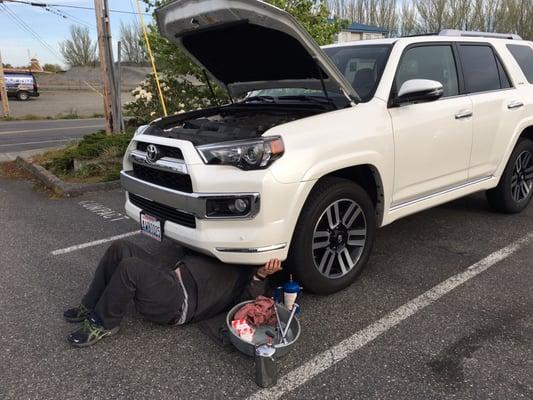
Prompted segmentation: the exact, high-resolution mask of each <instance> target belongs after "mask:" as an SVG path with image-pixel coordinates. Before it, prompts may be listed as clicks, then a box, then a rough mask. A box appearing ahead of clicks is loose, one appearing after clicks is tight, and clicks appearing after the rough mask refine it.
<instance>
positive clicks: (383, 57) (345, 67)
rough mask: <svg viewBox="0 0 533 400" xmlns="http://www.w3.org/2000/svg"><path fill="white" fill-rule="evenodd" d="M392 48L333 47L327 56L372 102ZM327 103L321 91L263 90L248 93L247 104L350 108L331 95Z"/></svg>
mask: <svg viewBox="0 0 533 400" xmlns="http://www.w3.org/2000/svg"><path fill="white" fill-rule="evenodd" d="M391 47H392V45H388V44H386V45H354V46H340V47H330V48H327V49H324V52H325V53H326V54H327V55H328V56H329V57H330V58H331V59H332V60H333V62H334V63H335V65H336V67H337V68H338V69H339V71H340V72H342V74H343V75H344V76H345V77H346V79H347V80H348V82H350V83H351V84H352V86H353V88H354V89H355V90H356V92H357V93H358V94H359V97H361V101H362V102H363V103H364V102H367V101H369V100H371V99H372V97H373V96H374V93H375V92H376V89H377V87H378V85H379V81H380V80H381V75H382V74H383V70H384V69H385V64H386V63H387V59H388V58H389V53H390V49H391ZM328 97H329V100H328V99H325V96H324V92H323V91H322V90H313V89H305V88H280V89H262V90H255V91H253V92H250V93H248V95H247V97H246V98H245V100H247V101H250V102H253V101H258V102H277V101H279V100H281V101H313V100H314V101H320V100H322V101H324V100H328V101H329V102H331V103H332V104H333V105H335V107H336V108H344V107H347V106H348V105H349V102H348V100H347V99H346V97H345V96H343V95H342V94H340V93H335V92H329V91H328Z"/></svg>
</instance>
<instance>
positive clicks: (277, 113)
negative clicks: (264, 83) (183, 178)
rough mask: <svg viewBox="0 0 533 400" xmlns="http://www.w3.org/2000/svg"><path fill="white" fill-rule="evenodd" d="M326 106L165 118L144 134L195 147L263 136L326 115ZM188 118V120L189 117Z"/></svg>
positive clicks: (228, 110) (215, 111)
mask: <svg viewBox="0 0 533 400" xmlns="http://www.w3.org/2000/svg"><path fill="white" fill-rule="evenodd" d="M324 111H325V110H324V108H323V107H306V108H302V107H299V108H294V109H292V108H286V107H283V108H281V107H264V108H259V107H248V106H246V107H232V106H228V107H226V108H220V109H210V110H204V112H203V113H202V111H195V112H192V113H189V114H190V116H189V115H188V114H182V115H181V116H173V117H168V118H163V119H162V120H160V121H159V122H158V123H156V124H153V125H151V126H150V128H149V129H148V130H147V131H146V132H145V133H146V134H149V135H156V136H163V137H168V138H173V139H180V140H187V141H190V142H192V143H193V144H194V145H195V146H200V145H204V144H211V143H219V142H226V141H234V140H243V139H253V138H257V137H260V136H261V135H263V134H264V133H265V132H266V131H268V130H269V129H271V128H273V127H275V126H277V125H281V124H285V123H288V122H292V121H296V120H298V119H302V118H305V117H309V116H311V115H315V114H319V113H321V112H324ZM188 116H189V118H187V117H188Z"/></svg>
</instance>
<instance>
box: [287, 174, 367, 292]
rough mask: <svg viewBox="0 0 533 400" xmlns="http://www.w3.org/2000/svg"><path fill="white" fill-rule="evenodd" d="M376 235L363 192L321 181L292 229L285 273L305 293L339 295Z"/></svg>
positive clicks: (346, 184) (331, 180)
mask: <svg viewBox="0 0 533 400" xmlns="http://www.w3.org/2000/svg"><path fill="white" fill-rule="evenodd" d="M337 207H338V208H337ZM337 210H338V211H337ZM335 225H336V227H335ZM363 231H364V234H363ZM375 233H376V213H375V210H374V206H373V204H372V200H371V199H370V197H369V195H368V194H367V192H366V191H365V190H364V189H363V188H362V187H361V186H359V185H357V184H355V183H353V182H352V181H349V180H346V179H341V178H325V179H323V180H321V181H319V183H318V184H317V186H316V187H315V188H314V189H313V191H312V192H311V194H310V196H309V198H308V199H307V201H306V203H305V206H304V208H303V210H302V212H301V214H300V217H299V219H298V223H297V224H296V229H295V232H294V235H293V239H292V243H291V248H290V252H289V259H288V265H289V270H290V271H291V272H294V273H295V275H296V277H297V278H298V280H299V281H300V282H301V283H302V284H303V287H304V289H305V290H306V291H309V292H312V293H316V294H330V293H334V292H338V291H339V290H342V289H344V288H346V287H347V286H349V285H350V284H351V283H352V282H354V281H355V279H356V278H357V277H358V276H359V274H360V273H361V271H362V270H363V268H364V267H365V266H366V264H367V262H368V258H369V256H370V252H371V250H372V247H373V244H374V238H375ZM326 254H327V255H326ZM348 257H349V258H348Z"/></svg>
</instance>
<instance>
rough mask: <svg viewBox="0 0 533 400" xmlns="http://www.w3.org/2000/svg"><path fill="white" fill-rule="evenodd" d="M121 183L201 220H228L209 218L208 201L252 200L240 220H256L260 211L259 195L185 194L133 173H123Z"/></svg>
mask: <svg viewBox="0 0 533 400" xmlns="http://www.w3.org/2000/svg"><path fill="white" fill-rule="evenodd" d="M120 182H121V184H122V187H123V188H124V190H126V191H127V192H131V193H135V194H136V195H138V196H141V197H144V198H145V199H149V200H152V201H155V202H157V203H160V204H164V205H166V206H169V207H173V208H175V209H177V210H180V211H181V212H184V213H187V214H191V215H194V216H195V217H196V218H199V219H228V218H224V217H209V216H208V215H207V214H206V210H207V201H208V200H210V199H232V198H234V199H238V198H247V199H251V205H250V211H249V212H248V213H247V214H246V215H244V216H240V217H238V218H239V219H245V218H254V217H255V216H256V215H257V214H258V213H259V209H260V196H259V193H208V194H202V193H184V192H179V191H177V190H172V189H169V188H165V187H162V186H158V185H155V184H153V183H150V182H146V181H143V180H141V179H138V178H136V177H135V176H134V174H133V173H132V172H131V171H122V172H121V173H120Z"/></svg>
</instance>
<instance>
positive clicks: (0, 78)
mask: <svg viewBox="0 0 533 400" xmlns="http://www.w3.org/2000/svg"><path fill="white" fill-rule="evenodd" d="M0 97H2V115H3V116H4V117H6V118H7V117H9V101H8V99H7V89H6V80H5V78H4V64H2V53H0Z"/></svg>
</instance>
